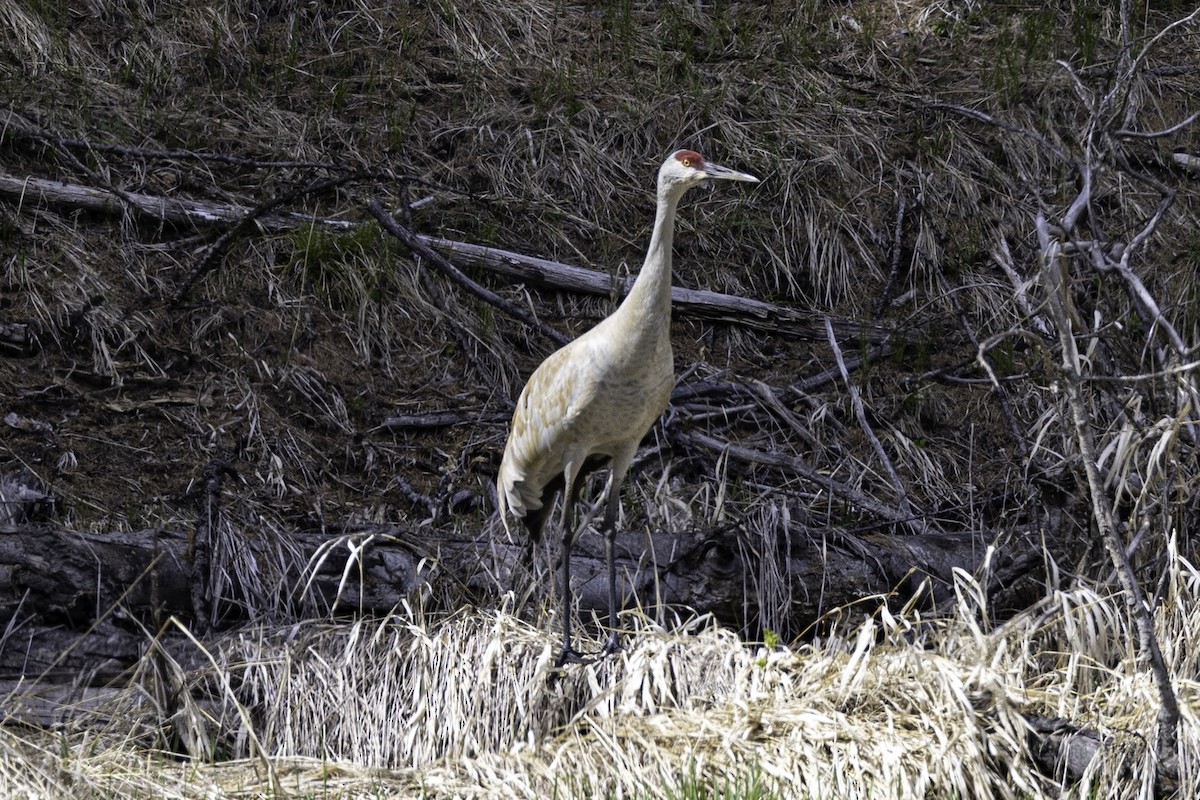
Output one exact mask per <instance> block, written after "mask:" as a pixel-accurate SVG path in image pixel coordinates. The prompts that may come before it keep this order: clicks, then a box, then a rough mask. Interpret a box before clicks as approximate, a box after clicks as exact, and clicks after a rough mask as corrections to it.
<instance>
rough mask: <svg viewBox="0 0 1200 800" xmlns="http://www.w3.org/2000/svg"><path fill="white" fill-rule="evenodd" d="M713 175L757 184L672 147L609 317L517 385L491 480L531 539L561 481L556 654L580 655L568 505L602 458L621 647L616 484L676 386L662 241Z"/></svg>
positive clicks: (607, 649) (611, 598)
mask: <svg viewBox="0 0 1200 800" xmlns="http://www.w3.org/2000/svg"><path fill="white" fill-rule="evenodd" d="M710 178H717V179H723V180H733V181H749V182H751V183H758V178H755V177H754V176H753V175H747V174H746V173H744V172H736V171H735V170H732V169H728V168H726V167H722V166H719V165H717V164H711V163H709V162H708V161H705V159H704V157H703V156H702V155H700V154H699V153H697V152H695V151H693V150H678V151H676V152H674V153H672V154H671V155H670V156H668V158H667V160H666V161H665V162H663V165H662V167H661V168H659V170H658V206H657V210H656V212H655V217H654V231H653V233H652V234H651V236H650V247H649V250H647V252H646V260H645V262H644V263H643V264H642V270H641V272H640V273H638V276H637V279H636V280H635V281H634V283H633V288H632V289H631V290H630V291H629V295H628V296H627V297H626V298H625V300H624V301H623V302H622V303H621V305H620V307H618V308H617V310H616V311H614V312H613V313H612V314H611V315H610V316H608V317H607V318H605V319H604V320H602V321H601V322H600V323H599V324H597V325H596V326H595V327H594V328H592V329H591V330H589V331H587V332H586V333H584V334H583V335H582V336H580V337H579V338H578V339H576V340H574V341H573V342H570V343H569V344H567V345H566V346H564V347H563V348H562V349H560V350H558V351H556V352H554V353H552V354H551V355H550V356H549V357H548V358H547V359H546V360H545V361H543V362H542V364H541V366H539V367H538V368H537V369H536V370H535V371H534V373H533V375H532V376H530V378H529V382H528V383H527V384H525V388H524V389H523V390H522V391H521V396H520V398H519V399H518V400H517V408H516V411H515V412H513V420H512V430H511V432H510V433H509V436H508V443H507V444H506V445H505V448H504V458H503V460H502V461H501V464H500V473H499V475H498V477H497V479H496V488H497V496H498V498H499V506H500V518H501V520H502V521H503V522H504V526H505V529H506V530H507V528H508V520H507V512H508V511H512V512H513V513H514V514H515V515H517V516H518V517H523V518H524V522H525V525H526V527H527V528H528V530H529V536H530V538H531V540H532V541H533V542H536V541H538V540H539V539H540V538H541V535H542V530H543V529H544V528H545V525H546V520H547V517H548V516H549V515H550V512H551V509H552V507H553V505H554V500H555V498H556V497H557V496H558V494H559V493H560V492H563V490H564V489H566V491H565V494H564V498H563V504H562V515H561V517H560V522H559V527H560V530H561V532H562V537H563V538H562V547H561V549H560V550H559V556H558V558H559V561H558V571H559V583H560V603H561V605H560V608H559V612H560V613H561V614H562V651H561V653H560V655H559V659H558V663H559V665H560V666H561V665H562V664H564V663H566V662H568V661H575V662H579V661H582V660H583V659H582V658H581V657H580V655H579V654H578V653H577V652H575V650H574V649H572V647H571V580H570V578H571V544H572V543H573V541H574V539H575V534H576V532H575V531H574V530H573V529H572V526H571V511H572V509H573V507H574V505H575V502H576V500H578V498H579V493H580V491H581V490H582V489H583V484H584V482H585V478H586V477H587V475H588V474H589V473H590V472H592V471H594V470H596V469H599V468H600V467H603V466H604V465H605V464H607V463H610V462H611V466H612V472H611V474H610V475H609V478H608V485H607V488H606V490H605V491H606V492H607V499H606V503H607V505H606V507H605V512H604V522H603V525H602V528H601V530H602V532H603V533H604V536H605V556H606V559H607V561H608V624H609V636H608V639H607V641H606V642H605V645H604V651H603V653H604V654H605V655H607V654H609V653H612V652H613V651H615V650H617V649H618V648H619V647H620V638H619V635H618V633H617V583H616V580H617V579H616V566H615V564H614V555H613V549H614V540H615V538H616V523H617V512H618V510H619V506H620V495H621V483H622V481H623V480H624V478H625V473H626V471H627V470H628V469H629V465H630V463H631V462H632V461H633V456H634V453H636V452H637V448H638V444H639V443H640V442H641V441H642V437H643V436H645V435H646V433H647V432H648V431H649V430H650V426H652V425H653V424H654V422H655V420H657V419H658V418H659V416H660V415H661V414H662V413H663V411H665V410H666V408H667V401H668V400H669V399H670V396H671V390H672V388H674V386H675V364H674V359H673V357H672V355H671V336H670V327H671V244H672V239H673V237H674V233H675V208H676V206H677V205H678V203H679V199H680V198H681V197H682V196H683V193H684V192H686V191H687V190H688V189H690V188H692V187H693V186H698V185H699V184H701V183H702V182H704V181H705V180H708V179H710Z"/></svg>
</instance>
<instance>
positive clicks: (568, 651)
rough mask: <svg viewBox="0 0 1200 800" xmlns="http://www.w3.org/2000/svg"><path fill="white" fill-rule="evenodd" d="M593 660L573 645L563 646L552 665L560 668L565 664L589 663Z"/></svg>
mask: <svg viewBox="0 0 1200 800" xmlns="http://www.w3.org/2000/svg"><path fill="white" fill-rule="evenodd" d="M593 660H594V659H590V658H587V657H586V656H584V655H582V654H581V653H579V652H578V651H577V650H576V649H575V648H573V647H564V648H563V649H562V652H560V653H559V654H558V660H557V661H555V662H554V666H555V668H560V667H564V666H566V665H567V664H590V663H591V662H592V661H593Z"/></svg>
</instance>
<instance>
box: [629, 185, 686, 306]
mask: <svg viewBox="0 0 1200 800" xmlns="http://www.w3.org/2000/svg"><path fill="white" fill-rule="evenodd" d="M682 194H683V192H679V191H671V190H665V191H664V190H661V189H660V190H659V192H658V208H657V210H656V211H655V214H654V232H653V233H652V234H651V235H650V247H649V249H648V250H647V251H646V261H645V263H643V264H642V271H641V272H639V273H638V276H637V280H635V281H634V282H633V288H632V289H630V290H629V296H628V297H626V298H625V302H623V303H621V307H620V308H619V309H618V310H617V313H620V314H628V315H632V316H634V317H641V318H643V319H646V320H647V322H650V321H660V320H661V322H662V324H663V325H666V324H669V323H670V321H671V245H672V243H673V240H674V238H675V207H676V206H677V205H678V204H679V198H680V196H682Z"/></svg>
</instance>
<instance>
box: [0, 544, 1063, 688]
mask: <svg viewBox="0 0 1200 800" xmlns="http://www.w3.org/2000/svg"><path fill="white" fill-rule="evenodd" d="M771 536H773V537H774V538H773V539H772V540H771V541H767V540H765V539H764V538H763V537H761V536H759V535H757V534H756V535H753V536H752V535H751V534H749V533H746V532H745V531H742V530H741V529H740V528H739V527H738V526H736V525H731V526H730V527H728V528H725V529H721V530H710V531H685V532H679V533H662V532H642V531H625V532H623V533H622V534H621V535H620V536H619V537H618V542H617V557H618V568H619V575H620V578H619V584H620V589H621V592H622V594H623V596H624V597H625V600H626V605H627V606H632V605H636V604H640V605H641V606H642V607H643V608H644V609H645V610H646V611H647V612H648V613H656V611H657V610H659V609H662V610H666V609H677V610H678V609H691V610H694V611H695V612H697V613H702V614H703V613H710V614H712V615H714V616H715V617H716V618H717V619H718V620H720V621H722V622H723V623H725V624H728V625H731V626H734V627H737V628H740V629H743V630H746V631H747V633H748V634H749V635H752V636H753V635H755V634H756V633H758V634H761V627H762V626H763V625H764V624H766V625H768V626H769V627H771V628H772V630H774V631H775V632H776V633H779V634H781V635H783V636H785V637H791V636H795V635H799V634H801V633H802V632H804V631H805V630H806V629H808V628H810V627H811V626H813V625H817V624H821V622H822V620H826V621H828V620H829V619H830V617H829V615H830V614H831V612H834V611H835V610H837V609H842V610H841V611H838V612H837V613H838V614H843V615H844V614H846V613H852V614H860V613H870V612H871V610H872V609H873V608H875V607H877V606H878V605H879V604H880V603H884V602H888V601H889V599H891V600H892V601H894V602H895V603H900V604H902V603H904V602H907V601H908V599H909V598H911V597H912V596H914V595H915V594H917V593H922V594H923V595H924V596H925V597H926V598H927V599H928V600H929V601H930V602H937V603H941V602H948V601H949V600H950V599H951V598H953V595H954V592H953V588H954V587H953V582H954V575H955V572H956V571H957V570H965V571H967V572H971V571H973V570H974V569H975V568H976V567H977V566H978V563H979V559H980V558H981V557H982V554H983V552H984V551H985V550H986V548H985V547H981V546H980V544H981V543H980V542H979V541H978V540H972V537H963V536H957V535H953V534H944V533H929V534H925V535H921V536H905V535H900V534H887V533H879V534H875V535H872V536H870V537H868V538H862V537H853V536H848V535H845V534H841V535H838V534H835V533H832V532H828V531H819V530H805V529H804V528H803V527H801V526H797V525H793V526H791V527H789V528H788V529H787V530H780V531H773V532H772V533H771ZM246 538H250V537H249V534H247V535H246ZM1020 541H1021V540H1018V539H1013V540H1011V542H1010V545H1009V546H1008V547H1006V548H1005V550H1006V552H1004V553H1002V554H1000V555H998V556H997V557H996V558H995V559H994V560H993V563H992V564H991V574H992V576H993V578H994V579H995V580H994V581H993V583H992V584H991V589H992V591H993V592H994V593H997V594H1000V593H1004V592H1011V591H1013V586H1016V585H1019V584H1021V580H1022V579H1025V580H1034V581H1036V576H1033V577H1031V573H1032V572H1034V571H1035V570H1036V568H1037V567H1038V566H1039V565H1040V563H1041V560H1040V557H1039V556H1038V554H1037V553H1035V552H1033V551H1034V549H1035V545H1034V544H1032V543H1030V544H1024V545H1021V546H1013V543H1017V544H1019V543H1020ZM1032 541H1033V540H1032V539H1031V542H1032ZM193 545H194V542H189V536H188V535H187V534H185V533H182V532H177V531H167V530H162V529H148V530H141V531H125V532H111V533H107V534H97V533H85V532H78V531H69V530H63V529H60V528H53V527H44V526H37V527H33V526H29V527H21V528H13V527H9V528H7V529H3V530H0V630H5V631H8V633H6V634H5V636H4V638H3V639H2V640H0V643H2V646H0V680H2V679H8V680H15V679H19V678H21V677H36V676H48V677H49V678H50V679H53V680H63V681H65V680H80V676H83V678H82V679H83V680H84V682H87V681H93V680H94V681H101V682H102V681H104V680H109V679H112V678H113V677H115V676H116V675H118V674H119V673H120V672H121V671H122V670H123V669H125V668H127V667H129V666H130V665H132V664H133V663H135V662H136V661H137V659H138V658H139V657H140V656H141V651H142V649H143V647H144V645H145V644H146V642H147V641H148V638H149V635H150V633H148V632H153V631H155V630H157V629H158V628H159V627H160V626H161V625H162V622H163V621H164V620H165V619H167V618H168V617H170V616H175V617H177V618H179V619H181V620H183V621H184V622H185V624H193V623H194V622H196V621H197V619H198V615H200V614H203V615H205V618H206V619H207V620H208V621H209V623H212V622H213V621H214V620H215V624H213V625H212V629H213V630H221V629H230V628H233V627H236V626H237V625H240V624H244V623H245V622H247V621H251V620H250V619H249V618H248V614H247V612H246V609H247V608H255V609H258V612H257V613H258V614H259V615H260V616H261V615H263V614H268V615H269V614H276V615H278V616H279V617H280V618H290V619H295V618H297V617H305V616H307V617H320V616H326V617H328V616H333V617H335V618H353V617H358V616H361V615H383V614H387V613H389V612H390V611H392V610H393V609H395V608H397V607H400V606H402V605H403V604H405V603H413V602H414V601H415V600H416V599H417V598H418V597H419V596H422V595H424V596H430V597H435V598H438V597H440V598H454V600H453V602H460V603H465V602H477V603H487V602H494V601H495V600H496V599H497V598H498V597H499V596H500V594H502V593H504V592H506V591H509V590H513V591H515V593H516V595H517V597H518V600H521V599H522V598H524V599H525V600H526V601H529V606H528V607H529V608H540V607H542V604H541V603H540V600H541V599H542V597H543V596H544V594H545V593H547V592H549V591H550V586H551V581H550V576H549V572H550V564H552V562H553V559H554V553H553V552H552V551H549V550H547V551H543V552H539V553H535V558H534V563H533V564H532V565H530V564H528V563H527V559H526V549H525V546H524V543H523V542H520V541H513V542H510V541H508V540H507V539H506V538H505V537H504V534H503V533H501V534H500V535H499V536H498V537H497V538H495V539H493V538H491V537H489V536H487V535H482V536H479V537H461V536H456V535H454V534H453V533H447V532H441V531H438V530H431V529H429V528H409V527H404V526H397V525H377V526H359V527H355V528H346V529H344V530H342V531H340V532H338V533H336V534H333V535H331V534H329V533H311V532H298V533H294V534H292V535H290V536H288V537H287V541H286V542H270V541H257V542H253V543H252V544H251V547H252V549H253V550H254V555H255V558H256V559H257V560H258V561H260V562H262V563H271V564H276V565H278V564H286V565H287V568H286V570H284V571H283V572H282V573H280V574H278V575H277V576H276V577H275V578H274V580H273V581H265V580H263V579H262V577H261V576H259V578H258V581H259V583H256V584H255V587H257V588H255V589H254V590H255V591H260V592H262V593H263V594H264V595H271V596H263V597H258V598H255V599H253V600H252V601H247V599H246V598H245V597H244V593H245V592H248V591H251V588H250V587H248V586H237V585H234V586H231V587H229V588H227V589H226V594H225V596H223V597H210V598H208V603H207V605H208V606H209V607H206V608H203V609H196V608H195V607H194V604H195V592H194V588H195V587H196V586H197V585H203V586H211V585H214V582H213V581H212V580H211V576H210V575H208V574H201V568H202V567H203V566H204V565H205V564H208V562H206V561H204V560H202V559H196V558H194V554H195V548H194V547H193ZM547 547H548V546H547ZM914 565H920V566H919V567H914ZM573 567H574V574H575V576H576V586H575V591H576V595H577V596H578V597H579V598H580V603H581V610H582V612H583V613H584V615H585V616H588V615H590V613H591V612H593V611H597V612H599V611H601V610H603V609H604V608H606V603H607V589H606V584H605V580H604V576H605V574H606V573H605V566H604V554H603V543H602V541H600V537H599V536H598V535H596V534H585V535H584V536H583V537H581V539H580V542H579V544H578V546H577V549H576V557H575V558H574V559H573ZM206 569H208V570H210V571H211V570H228V565H225V564H221V563H212V564H208V566H207V567H206ZM226 580H228V581H234V582H236V581H237V580H239V576H238V575H236V574H233V575H226ZM239 592H240V593H242V594H239ZM489 598H490V600H489ZM864 598H868V599H867V600H865V601H864ZM1021 602H1024V601H1021ZM426 605H427V606H428V603H426ZM996 605H997V606H1003V605H1005V604H1004V603H1002V602H999V601H997V603H996ZM1012 605H1016V606H1019V605H1020V602H1018V603H1013V604H1012ZM846 609H852V610H850V611H847V610H846ZM764 620H765V621H766V622H764ZM254 621H261V620H254Z"/></svg>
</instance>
